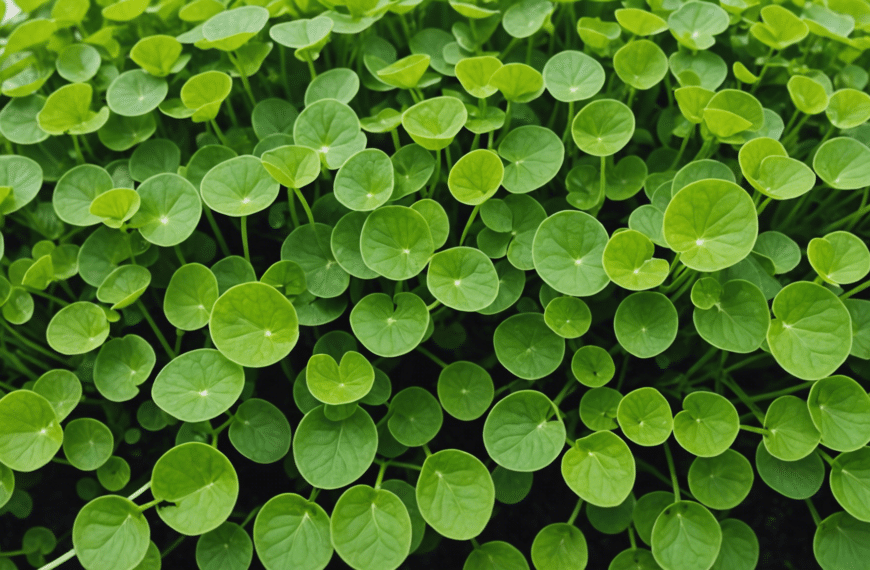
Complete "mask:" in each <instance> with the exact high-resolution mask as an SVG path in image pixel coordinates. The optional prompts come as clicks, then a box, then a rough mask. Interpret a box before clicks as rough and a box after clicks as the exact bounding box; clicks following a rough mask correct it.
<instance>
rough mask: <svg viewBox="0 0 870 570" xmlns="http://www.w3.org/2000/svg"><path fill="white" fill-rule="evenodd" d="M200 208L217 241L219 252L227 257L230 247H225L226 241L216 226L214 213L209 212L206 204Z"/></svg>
mask: <svg viewBox="0 0 870 570" xmlns="http://www.w3.org/2000/svg"><path fill="white" fill-rule="evenodd" d="M202 210H203V212H205V218H206V219H207V220H208V225H209V226H211V232H212V233H213V234H214V237H215V239H216V240H217V242H218V246H219V247H220V248H221V252H222V253H223V254H224V257H229V256H230V248H228V247H227V242H226V241H225V240H224V234H223V233H222V232H221V230H220V228H219V227H218V225H217V222H216V221H215V219H214V214H212V213H211V210H210V209H209V208H208V206H205V207H203V209H202Z"/></svg>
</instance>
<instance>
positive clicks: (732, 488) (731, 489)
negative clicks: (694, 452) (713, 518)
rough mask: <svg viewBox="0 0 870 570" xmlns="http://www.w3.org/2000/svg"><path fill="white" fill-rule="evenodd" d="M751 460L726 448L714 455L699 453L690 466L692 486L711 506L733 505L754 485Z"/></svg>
mask: <svg viewBox="0 0 870 570" xmlns="http://www.w3.org/2000/svg"><path fill="white" fill-rule="evenodd" d="M754 479H755V473H754V472H753V471H752V464H751V463H749V460H748V459H746V458H745V457H744V456H743V455H741V454H740V453H738V452H736V451H734V450H733V449H726V450H725V451H724V452H723V453H721V454H720V455H717V456H715V457H698V458H696V459H695V460H694V461H693V462H692V466H691V467H690V468H689V490H690V491H692V495H694V496H695V498H696V499H697V500H698V501H700V502H701V503H703V504H704V505H706V506H708V507H710V508H711V509H718V510H728V509H733V508H734V507H736V506H737V505H739V504H740V503H742V502H743V500H744V499H746V497H747V496H748V495H749V491H750V490H751V489H752V482H753V480H754Z"/></svg>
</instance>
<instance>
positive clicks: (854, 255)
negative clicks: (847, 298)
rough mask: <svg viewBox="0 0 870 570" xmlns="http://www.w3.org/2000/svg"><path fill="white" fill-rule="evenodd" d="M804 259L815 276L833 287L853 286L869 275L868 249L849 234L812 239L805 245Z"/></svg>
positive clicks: (839, 233) (828, 235) (869, 257)
mask: <svg viewBox="0 0 870 570" xmlns="http://www.w3.org/2000/svg"><path fill="white" fill-rule="evenodd" d="M807 259H809V261H810V265H812V266H813V269H815V270H816V273H818V274H819V277H821V278H822V280H823V281H825V282H827V283H831V284H833V285H848V284H850V283H856V282H858V281H860V280H861V279H863V278H864V277H866V276H867V274H868V273H870V250H868V249H867V244H866V243H864V241H863V240H862V239H860V238H859V237H858V236H856V235H855V234H853V233H850V232H844V231H839V232H832V233H829V234H827V235H826V236H824V237H821V238H813V239H812V240H810V243H809V246H807Z"/></svg>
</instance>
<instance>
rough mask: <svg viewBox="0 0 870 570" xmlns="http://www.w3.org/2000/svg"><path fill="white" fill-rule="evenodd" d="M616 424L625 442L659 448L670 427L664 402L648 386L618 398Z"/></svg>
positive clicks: (657, 393)
mask: <svg viewBox="0 0 870 570" xmlns="http://www.w3.org/2000/svg"><path fill="white" fill-rule="evenodd" d="M616 420H617V421H618V422H619V427H620V428H622V432H623V433H624V434H625V436H626V437H627V438H628V439H630V440H631V441H633V442H634V443H636V444H638V445H642V446H644V447H652V446H655V445H661V444H663V443H664V442H665V441H666V440H667V439H668V438H669V437H670V435H671V430H672V429H673V426H674V419H673V416H672V415H671V407H670V405H669V404H668V401H667V400H666V399H665V397H664V396H662V394H661V392H659V391H658V390H656V389H655V388H652V387H649V386H647V387H644V388H638V389H636V390H633V391H631V392H629V393H628V394H626V395H625V397H624V398H622V400H621V401H620V402H619V408H617V411H616Z"/></svg>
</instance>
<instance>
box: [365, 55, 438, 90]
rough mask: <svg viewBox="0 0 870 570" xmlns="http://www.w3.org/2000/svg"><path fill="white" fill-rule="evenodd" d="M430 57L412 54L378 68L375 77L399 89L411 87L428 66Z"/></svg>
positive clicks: (414, 85)
mask: <svg viewBox="0 0 870 570" xmlns="http://www.w3.org/2000/svg"><path fill="white" fill-rule="evenodd" d="M430 59H431V58H430V57H429V56H428V55H426V54H413V55H409V56H407V57H403V58H402V59H400V60H398V61H394V62H393V63H391V64H389V65H387V66H386V67H382V68H381V69H379V70H378V73H377V77H378V79H380V80H381V81H383V82H384V83H386V84H387V85H392V86H393V87H398V88H400V89H413V88H414V87H416V86H417V84H418V83H419V82H420V79H421V78H422V77H423V74H424V73H426V70H427V69H428V68H429V61H430Z"/></svg>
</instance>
